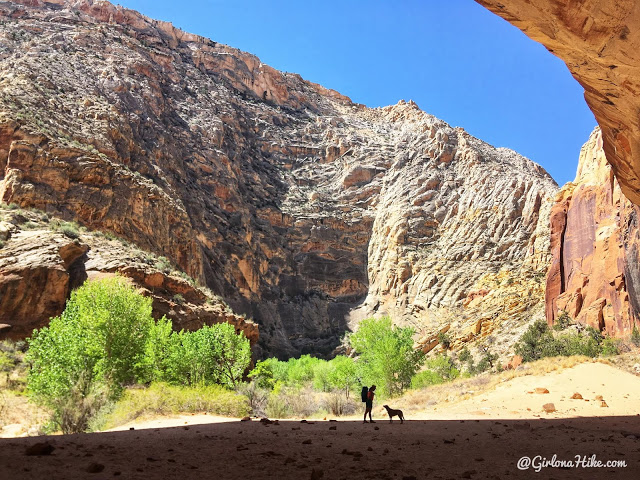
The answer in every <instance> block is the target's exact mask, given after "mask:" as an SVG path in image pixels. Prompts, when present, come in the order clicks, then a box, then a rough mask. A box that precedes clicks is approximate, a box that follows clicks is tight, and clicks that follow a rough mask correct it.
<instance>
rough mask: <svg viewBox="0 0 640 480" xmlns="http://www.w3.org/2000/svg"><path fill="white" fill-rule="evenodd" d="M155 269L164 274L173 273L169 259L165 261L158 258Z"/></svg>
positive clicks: (164, 258) (165, 258) (162, 258)
mask: <svg viewBox="0 0 640 480" xmlns="http://www.w3.org/2000/svg"><path fill="white" fill-rule="evenodd" d="M155 268H156V269H158V270H160V271H161V272H164V273H171V272H172V271H173V267H172V266H171V262H169V259H167V257H158V260H157V261H156V264H155Z"/></svg>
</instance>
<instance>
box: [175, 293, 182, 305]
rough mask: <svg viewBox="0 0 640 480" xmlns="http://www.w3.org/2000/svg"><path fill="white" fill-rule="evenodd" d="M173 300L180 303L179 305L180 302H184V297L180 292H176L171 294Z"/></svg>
mask: <svg viewBox="0 0 640 480" xmlns="http://www.w3.org/2000/svg"><path fill="white" fill-rule="evenodd" d="M173 301H174V302H176V303H177V304H180V305H181V304H183V303H184V297H183V296H182V295H181V294H179V293H176V294H175V295H174V296H173Z"/></svg>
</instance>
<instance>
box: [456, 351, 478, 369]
mask: <svg viewBox="0 0 640 480" xmlns="http://www.w3.org/2000/svg"><path fill="white" fill-rule="evenodd" d="M458 360H459V361H460V364H461V366H462V365H465V366H466V369H467V373H468V374H469V375H474V374H475V370H476V366H475V359H474V358H473V355H471V352H470V351H469V349H468V348H467V347H464V348H463V349H462V350H461V351H460V354H459V355H458Z"/></svg>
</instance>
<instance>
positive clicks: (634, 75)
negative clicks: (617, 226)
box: [476, 0, 640, 205]
mask: <svg viewBox="0 0 640 480" xmlns="http://www.w3.org/2000/svg"><path fill="white" fill-rule="evenodd" d="M476 1H477V2H478V3H479V4H481V5H484V6H485V7H487V8H488V9H489V10H491V11H492V12H494V13H495V14H497V15H499V16H501V17H502V18H504V19H505V20H507V21H508V22H510V23H512V24H513V25H515V26H516V27H518V28H520V29H521V30H522V31H523V32H524V33H525V34H527V35H528V36H529V37H531V38H532V39H533V40H536V41H537V42H540V43H542V44H543V45H544V46H545V47H547V49H548V50H549V51H550V52H552V53H553V54H554V55H556V56H558V57H560V58H561V59H562V60H564V61H565V63H566V64H567V67H569V70H570V71H571V73H572V74H573V76H574V77H575V79H576V80H577V81H578V82H580V84H581V85H582V86H583V87H584V89H585V94H584V96H585V99H586V101H587V104H588V105H589V107H590V108H591V110H592V111H593V113H594V115H595V117H596V119H597V121H598V124H599V125H600V128H601V131H602V142H603V149H604V151H605V154H606V157H607V160H608V161H609V163H611V165H612V169H613V172H614V174H615V176H616V178H617V180H618V182H619V184H620V188H621V189H622V192H623V193H624V194H625V195H626V196H627V198H629V199H630V200H631V201H632V202H633V203H635V204H636V205H637V204H640V117H639V116H638V110H640V99H639V98H640V97H639V96H638V94H639V93H640V29H638V25H640V3H638V2H637V1H635V0H601V1H597V2H596V1H566V0H476Z"/></svg>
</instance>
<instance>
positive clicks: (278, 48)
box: [120, 0, 596, 185]
mask: <svg viewBox="0 0 640 480" xmlns="http://www.w3.org/2000/svg"><path fill="white" fill-rule="evenodd" d="M120 4H121V5H123V6H125V7H128V8H133V9H135V10H138V11H140V12H142V13H144V14H145V15H147V16H150V17H152V18H156V19H161V20H166V21H171V22H173V24H174V25H176V26H177V27H180V28H182V29H183V30H187V31H189V32H193V33H197V34H200V35H204V36H206V37H209V38H211V39H212V40H215V41H217V42H221V43H225V44H228V45H230V46H233V47H236V48H240V49H241V50H245V51H248V52H251V53H253V54H255V55H257V56H258V57H260V59H261V60H262V61H263V62H264V63H267V64H269V65H271V66H273V67H275V68H277V69H279V70H283V71H288V72H295V73H299V74H300V75H302V76H303V77H304V78H305V79H307V80H311V81H313V82H316V83H320V84H322V85H324V86H325V87H328V88H333V89H335V90H338V91H339V92H340V93H342V94H344V95H348V96H349V97H351V99H352V100H353V101H355V102H358V103H364V104H365V105H367V106H370V107H377V106H384V105H390V104H394V103H397V101H398V100H400V99H405V100H409V99H412V100H414V101H415V102H416V103H417V104H418V105H419V106H420V107H421V108H422V109H423V110H425V111H426V112H429V113H431V114H433V115H435V116H437V117H439V118H441V119H443V120H445V121H446V122H448V123H450V124H451V125H452V126H461V127H463V128H464V129H465V130H467V131H468V132H469V133H471V134H472V135H474V136H476V137H479V138H481V139H482V140H485V141H486V142H488V143H490V144H492V145H495V146H503V147H509V148H513V149H514V150H516V151H518V152H519V153H521V154H523V155H525V156H527V157H529V158H531V159H532V160H534V161H536V162H537V163H539V164H541V165H542V166H543V167H545V168H546V169H547V171H548V172H549V173H551V175H552V176H553V177H554V179H555V180H556V181H557V182H558V183H559V184H561V185H562V184H563V183H565V182H567V181H570V180H573V178H574V176H575V171H576V166H577V162H578V154H579V152H580V147H581V146H582V144H583V143H584V142H586V140H587V138H588V136H589V133H590V132H591V130H592V129H593V127H594V126H595V125H596V121H595V119H594V117H593V115H592V113H591V111H590V110H589V109H588V107H587V105H586V103H585V101H584V98H583V90H582V88H581V87H580V85H578V83H577V82H576V81H575V80H574V79H573V78H572V77H571V74H570V73H569V71H568V69H567V67H566V66H565V64H564V63H563V62H562V61H561V60H559V59H558V58H556V57H555V56H553V55H552V54H550V53H549V52H548V51H547V50H546V49H545V48H544V47H542V46H541V45H539V44H537V43H535V42H533V41H532V40H530V39H529V38H527V37H526V36H525V35H524V34H523V33H522V32H520V31H519V30H518V29H516V28H515V27H513V26H511V25H510V24H508V23H507V22H505V21H504V20H502V19H501V18H499V17H497V16H495V15H493V14H492V13H490V12H489V11H488V10H485V9H484V8H483V7H481V6H479V5H478V4H476V3H475V2H474V1H472V0H447V1H443V0H395V1H383V0H342V1H335V0H323V1H314V0H310V1H304V0H271V1H264V0H261V1H254V0H227V1H223V0H183V1H180V2H176V1H175V0H172V1H169V0H120Z"/></svg>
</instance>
